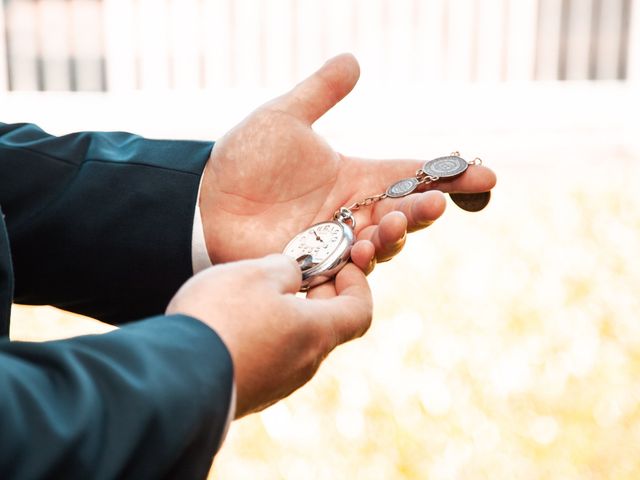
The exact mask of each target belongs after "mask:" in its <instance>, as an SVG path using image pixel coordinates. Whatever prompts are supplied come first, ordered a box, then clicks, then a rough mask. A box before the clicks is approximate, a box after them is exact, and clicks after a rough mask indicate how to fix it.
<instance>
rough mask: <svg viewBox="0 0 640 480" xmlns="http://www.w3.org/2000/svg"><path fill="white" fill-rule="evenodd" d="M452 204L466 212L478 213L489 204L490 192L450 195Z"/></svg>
mask: <svg viewBox="0 0 640 480" xmlns="http://www.w3.org/2000/svg"><path fill="white" fill-rule="evenodd" d="M449 196H450V197H451V200H453V203H455V204H456V205H458V206H459V207H460V208H461V209H463V210H466V211H467V212H479V211H480V210H482V209H483V208H484V207H486V206H487V205H488V204H489V200H491V192H481V193H450V194H449Z"/></svg>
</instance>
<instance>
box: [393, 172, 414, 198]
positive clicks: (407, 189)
mask: <svg viewBox="0 0 640 480" xmlns="http://www.w3.org/2000/svg"><path fill="white" fill-rule="evenodd" d="M417 187H418V179H417V178H413V177H412V178H405V179H402V180H400V181H398V182H396V183H394V184H393V185H391V186H390V187H389V188H387V197H390V198H400V197H404V196H406V195H409V194H410V193H411V192H413V191H414V190H415V189H416V188H417Z"/></svg>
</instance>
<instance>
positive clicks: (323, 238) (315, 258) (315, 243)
mask: <svg viewBox="0 0 640 480" xmlns="http://www.w3.org/2000/svg"><path fill="white" fill-rule="evenodd" d="M342 237H343V232H342V227H341V226H340V225H339V224H337V223H335V222H325V223H318V224H316V225H314V226H312V227H309V228H308V229H307V230H305V231H304V232H302V233H300V234H298V235H297V236H296V237H295V238H294V239H293V240H291V242H289V245H287V247H286V248H285V251H284V254H285V255H287V256H289V257H292V258H295V259H298V258H300V257H302V256H305V255H311V257H312V262H313V264H318V263H322V262H323V261H324V260H326V259H327V257H329V256H330V255H331V254H332V253H333V252H334V251H335V250H336V247H337V246H338V245H339V244H340V241H341V240H342Z"/></svg>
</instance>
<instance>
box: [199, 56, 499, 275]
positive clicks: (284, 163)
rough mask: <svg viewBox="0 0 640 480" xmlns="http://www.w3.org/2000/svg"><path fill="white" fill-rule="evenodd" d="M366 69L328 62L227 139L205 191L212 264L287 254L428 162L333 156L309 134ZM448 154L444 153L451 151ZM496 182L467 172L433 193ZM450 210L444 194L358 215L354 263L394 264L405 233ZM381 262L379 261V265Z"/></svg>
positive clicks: (486, 173)
mask: <svg viewBox="0 0 640 480" xmlns="http://www.w3.org/2000/svg"><path fill="white" fill-rule="evenodd" d="M359 74H360V70H359V67H358V63H357V62H356V60H355V58H354V57H353V56H351V55H348V54H345V55H340V56H338V57H335V58H333V59H331V60H329V61H328V62H327V63H326V64H325V65H323V66H322V67H321V68H320V70H318V71H317V72H315V73H314V74H313V75H311V76H310V77H309V78H307V79H306V80H304V81H303V82H302V83H300V84H298V85H297V86H296V87H295V88H294V89H293V90H291V91H290V92H288V93H286V94H285V95H283V96H281V97H278V98H276V99H274V100H272V101H270V102H268V103H267V104H265V105H263V106H262V107H260V108H258V109H257V110H256V111H254V112H253V113H252V114H251V115H249V116H248V117H247V118H246V119H245V120H244V121H242V122H241V123H240V124H239V125H237V126H236V127H235V128H233V129H232V130H231V131H230V132H228V133H227V134H226V135H225V136H224V137H223V138H222V139H220V140H219V141H218V142H217V143H216V145H215V147H214V148H213V151H212V153H211V158H210V159H209V163H208V165H207V168H206V169H205V173H204V179H203V183H202V195H201V202H200V207H201V212H202V217H203V225H204V231H205V237H206V242H207V246H208V249H209V256H210V257H211V260H212V261H213V262H214V263H223V262H228V261H232V260H238V259H242V258H254V257H261V256H263V255H265V254H267V253H273V252H280V251H282V248H284V246H285V245H286V243H287V242H288V241H289V240H290V239H291V238H292V237H293V236H294V235H296V234H297V233H299V232H300V231H301V230H302V229H304V228H306V227H308V226H310V225H312V224H313V223H316V222H320V221H326V220H329V219H331V217H332V215H333V213H334V212H335V211H336V210H337V209H338V208H340V207H342V206H346V205H350V204H352V203H353V202H355V201H357V200H360V199H362V198H363V197H365V196H368V195H372V194H377V193H381V192H384V191H385V190H386V188H387V187H388V186H389V185H391V184H392V183H394V182H396V181H397V180H400V179H402V178H405V177H408V176H411V175H413V174H414V173H415V171H416V170H417V169H418V168H419V167H421V166H422V164H423V163H424V160H420V161H419V160H366V159H361V158H355V157H349V156H346V155H342V154H340V153H337V152H335V151H334V150H333V149H332V148H331V147H330V146H329V145H328V144H327V143H326V142H325V141H324V140H323V139H322V138H321V137H320V136H318V135H317V134H316V133H315V132H314V131H313V130H312V128H311V125H312V124H313V122H315V121H316V120H317V119H318V118H320V117H321V116H322V115H323V114H324V113H325V112H327V110H329V109H330V108H331V107H333V106H334V105H335V104H336V103H337V102H339V101H340V100H341V99H342V98H343V97H344V96H345V95H347V94H348V93H349V92H350V91H351V89H352V88H353V87H354V86H355V84H356V82H357V80H358V76H359ZM445 153H446V152H445ZM494 184H495V175H494V174H493V172H492V171H491V170H489V169H487V168H484V167H481V166H470V167H469V169H468V170H467V172H465V174H464V175H462V176H461V177H460V178H458V179H456V180H454V181H451V182H442V183H440V184H438V185H437V186H430V187H431V188H438V189H443V190H445V191H447V192H465V193H472V192H483V191H488V190H490V189H491V188H493V186H494ZM444 208H445V199H444V196H443V195H442V193H441V192H439V191H437V190H433V191H429V192H425V193H420V194H415V195H410V196H408V197H405V198H401V199H386V200H384V201H382V202H379V203H377V204H376V205H375V206H373V207H369V208H364V209H362V210H360V211H358V212H357V213H356V220H357V224H358V228H357V231H356V234H357V240H369V241H367V242H357V243H356V245H355V246H354V248H353V250H352V254H351V258H352V260H353V262H354V263H356V264H357V265H358V266H359V267H360V268H361V269H363V270H370V269H371V268H372V267H373V264H374V263H375V260H377V261H385V260H388V259H390V258H391V257H393V256H394V255H395V254H396V253H398V252H399V251H400V249H401V248H402V246H403V245H404V240H405V236H406V233H407V231H409V232H411V231H414V230H418V229H421V228H424V227H426V226H427V225H429V224H430V223H431V222H433V221H434V220H435V219H437V218H438V217H439V216H440V215H441V214H442V213H443V212H444ZM374 254H375V259H374Z"/></svg>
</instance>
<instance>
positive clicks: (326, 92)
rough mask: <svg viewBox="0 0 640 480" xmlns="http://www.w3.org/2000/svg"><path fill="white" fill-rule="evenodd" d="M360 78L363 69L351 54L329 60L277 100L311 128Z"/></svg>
mask: <svg viewBox="0 0 640 480" xmlns="http://www.w3.org/2000/svg"><path fill="white" fill-rule="evenodd" d="M359 77H360V66H359V65H358V61H357V60H356V58H355V57H354V56H353V55H351V54H350V53H343V54H342V55H338V56H337V57H333V58H331V59H329V60H328V61H327V62H326V63H325V64H324V65H323V66H322V67H320V69H319V70H317V71H316V72H315V73H313V74H312V75H311V76H310V77H307V78H306V79H305V80H303V81H302V82H300V83H299V84H298V85H296V86H295V87H294V88H293V90H291V91H289V92H288V93H285V94H284V95H283V96H281V97H279V98H277V99H276V100H274V103H275V104H276V105H277V107H278V108H280V109H282V110H285V111H287V112H289V113H291V114H292V115H294V116H296V117H298V118H299V119H301V120H303V121H305V122H307V123H308V124H309V125H311V124H312V123H313V122H315V121H316V120H317V119H318V118H320V117H321V116H322V115H324V114H325V113H326V112H327V111H328V110H329V109H330V108H331V107H333V106H334V105H335V104H336V103H338V102H339V101H340V100H342V99H343V98H344V97H345V96H346V95H347V94H348V93H349V92H350V91H351V90H352V89H353V87H354V86H355V84H356V82H357V81H358V78H359Z"/></svg>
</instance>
